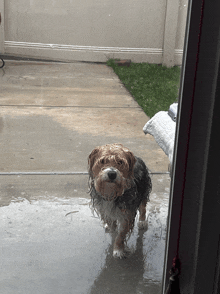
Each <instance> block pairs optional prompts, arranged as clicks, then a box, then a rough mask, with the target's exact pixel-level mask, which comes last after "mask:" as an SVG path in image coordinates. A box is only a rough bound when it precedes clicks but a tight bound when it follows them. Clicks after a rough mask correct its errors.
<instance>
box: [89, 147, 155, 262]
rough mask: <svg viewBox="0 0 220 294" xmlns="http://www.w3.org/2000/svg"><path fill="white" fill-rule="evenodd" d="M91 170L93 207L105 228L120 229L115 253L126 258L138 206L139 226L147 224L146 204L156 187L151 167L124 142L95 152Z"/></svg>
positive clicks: (90, 159)
mask: <svg viewBox="0 0 220 294" xmlns="http://www.w3.org/2000/svg"><path fill="white" fill-rule="evenodd" d="M88 170H89V176H90V195H91V199H92V205H93V208H94V210H95V211H96V212H97V213H98V215H99V216H100V217H101V219H102V221H103V222H104V224H105V228H107V229H109V230H116V228H118V234H117V236H116V238H115V242H114V249H113V255H114V256H115V257H119V258H123V257H124V256H125V251H124V245H125V241H126V237H127V236H130V233H131V232H132V230H133V227H134V221H135V217H136V214H137V210H138V209H139V213H140V216H139V223H138V226H139V228H145V227H146V226H147V223H146V204H147V202H148V201H149V194H150V192H151V188H152V185H151V179H150V177H149V172H148V169H147V167H146V165H145V163H144V162H143V160H142V159H141V158H138V157H136V156H134V155H133V153H132V152H131V151H130V150H129V149H128V148H126V147H124V146H123V145H122V144H107V145H104V146H99V147H96V148H95V149H94V150H93V151H92V152H91V154H90V155H89V158H88Z"/></svg>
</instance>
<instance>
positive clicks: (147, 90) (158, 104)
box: [107, 59, 180, 117]
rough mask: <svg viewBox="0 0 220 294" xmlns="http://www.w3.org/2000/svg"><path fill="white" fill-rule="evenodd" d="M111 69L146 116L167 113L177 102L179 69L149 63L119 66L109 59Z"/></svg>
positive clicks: (108, 63)
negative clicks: (159, 112)
mask: <svg viewBox="0 0 220 294" xmlns="http://www.w3.org/2000/svg"><path fill="white" fill-rule="evenodd" d="M107 65H108V66H110V67H112V68H113V70H114V71H115V73H116V74H117V75H118V77H119V79H120V80H121V82H122V83H123V84H124V85H125V87H126V88H127V89H128V91H129V92H130V93H131V95H132V96H133V97H134V99H135V100H136V101H137V102H138V104H139V105H140V106H141V107H142V109H143V110H144V112H145V113H146V114H147V116H149V117H152V116H154V114H156V113H157V112H158V111H161V110H162V111H168V109H169V106H170V105H171V104H172V103H174V102H177V98H178V89H179V83H180V68H179V67H178V66H174V67H172V68H167V67H166V66H162V65H158V64H149V63H131V64H130V66H129V67H127V66H119V65H118V64H116V63H115V62H114V60H113V59H110V60H109V61H108V62H107Z"/></svg>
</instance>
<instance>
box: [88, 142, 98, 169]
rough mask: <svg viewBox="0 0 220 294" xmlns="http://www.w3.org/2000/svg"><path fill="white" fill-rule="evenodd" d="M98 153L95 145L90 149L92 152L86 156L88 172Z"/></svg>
mask: <svg viewBox="0 0 220 294" xmlns="http://www.w3.org/2000/svg"><path fill="white" fill-rule="evenodd" d="M98 153H99V147H96V148H95V149H93V150H92V152H91V153H90V154H89V157H88V170H89V173H91V172H92V167H93V165H94V162H95V159H96V155H97V154H98Z"/></svg>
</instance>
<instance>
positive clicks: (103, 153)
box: [88, 144, 136, 201]
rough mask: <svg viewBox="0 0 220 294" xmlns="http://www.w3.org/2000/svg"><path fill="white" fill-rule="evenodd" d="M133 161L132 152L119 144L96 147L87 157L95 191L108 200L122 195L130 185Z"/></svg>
mask: <svg viewBox="0 0 220 294" xmlns="http://www.w3.org/2000/svg"><path fill="white" fill-rule="evenodd" d="M135 162H136V159H135V156H134V155H133V153H132V152H131V151H130V150H129V149H127V148H125V147H124V146H123V145H121V144H107V145H103V146H100V147H96V148H95V149H94V150H93V151H92V152H91V154H90V155H89V158H88V169H89V175H90V177H91V178H92V179H93V180H94V186H95V189H96V191H97V192H99V193H100V194H101V195H102V197H103V198H105V199H106V200H109V201H111V200H113V199H115V198H116V197H118V196H121V195H123V193H124V190H125V189H126V188H129V187H130V185H131V181H132V178H133V168H134V164H135Z"/></svg>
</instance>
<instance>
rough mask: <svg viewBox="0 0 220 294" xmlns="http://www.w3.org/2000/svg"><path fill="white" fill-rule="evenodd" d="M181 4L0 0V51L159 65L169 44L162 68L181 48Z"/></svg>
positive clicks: (162, 0)
mask: <svg viewBox="0 0 220 294" xmlns="http://www.w3.org/2000/svg"><path fill="white" fill-rule="evenodd" d="M169 2H171V3H169ZM172 2H174V3H175V2H177V4H176V5H175V7H176V9H175V10H174V14H175V18H176V19H177V20H178V21H176V26H175V29H174V30H173V32H172V37H171V38H170V39H169V38H168V36H167V35H168V34H169V28H168V27H167V23H168V22H170V20H169V19H168V18H167V16H168V15H170V16H169V17H171V18H173V14H172V13H168V11H167V7H171V8H172V7H173V5H172ZM185 2H186V0H180V6H179V2H178V1H176V0H139V1H134V0H127V1H123V0H7V1H6V0H0V3H1V5H2V6H3V5H4V6H5V8H4V11H5V22H4V42H3V48H2V51H4V53H5V54H16V55H24V56H32V57H40V58H50V59H58V60H84V61H106V60H107V59H109V58H121V59H123V58H130V59H131V60H132V61H134V62H150V63H164V60H163V59H164V54H165V51H164V45H165V44H166V43H167V44H169V43H170V42H171V41H170V40H172V42H173V43H174V44H175V46H177V47H176V48H173V57H172V58H171V59H172V60H171V63H170V64H168V65H174V63H175V62H177V59H178V58H176V57H175V55H178V54H179V53H180V52H181V51H180V50H182V49H183V39H184V33H183V32H184V31H185V25H184V18H185V11H186V9H185V10H184V9H182V6H183V3H185ZM179 20H180V22H179ZM170 23H172V21H171V22H170ZM177 24H178V25H177ZM166 31H167V33H166V40H168V41H167V42H166V40H165V39H164V34H165V32H166ZM177 32H178V38H176V34H177ZM168 47H169V46H168ZM175 49H177V51H175ZM178 50H179V51H178ZM180 55H181V54H180ZM180 59H181V58H180ZM178 62H179V61H178ZM178 62H177V63H178Z"/></svg>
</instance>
